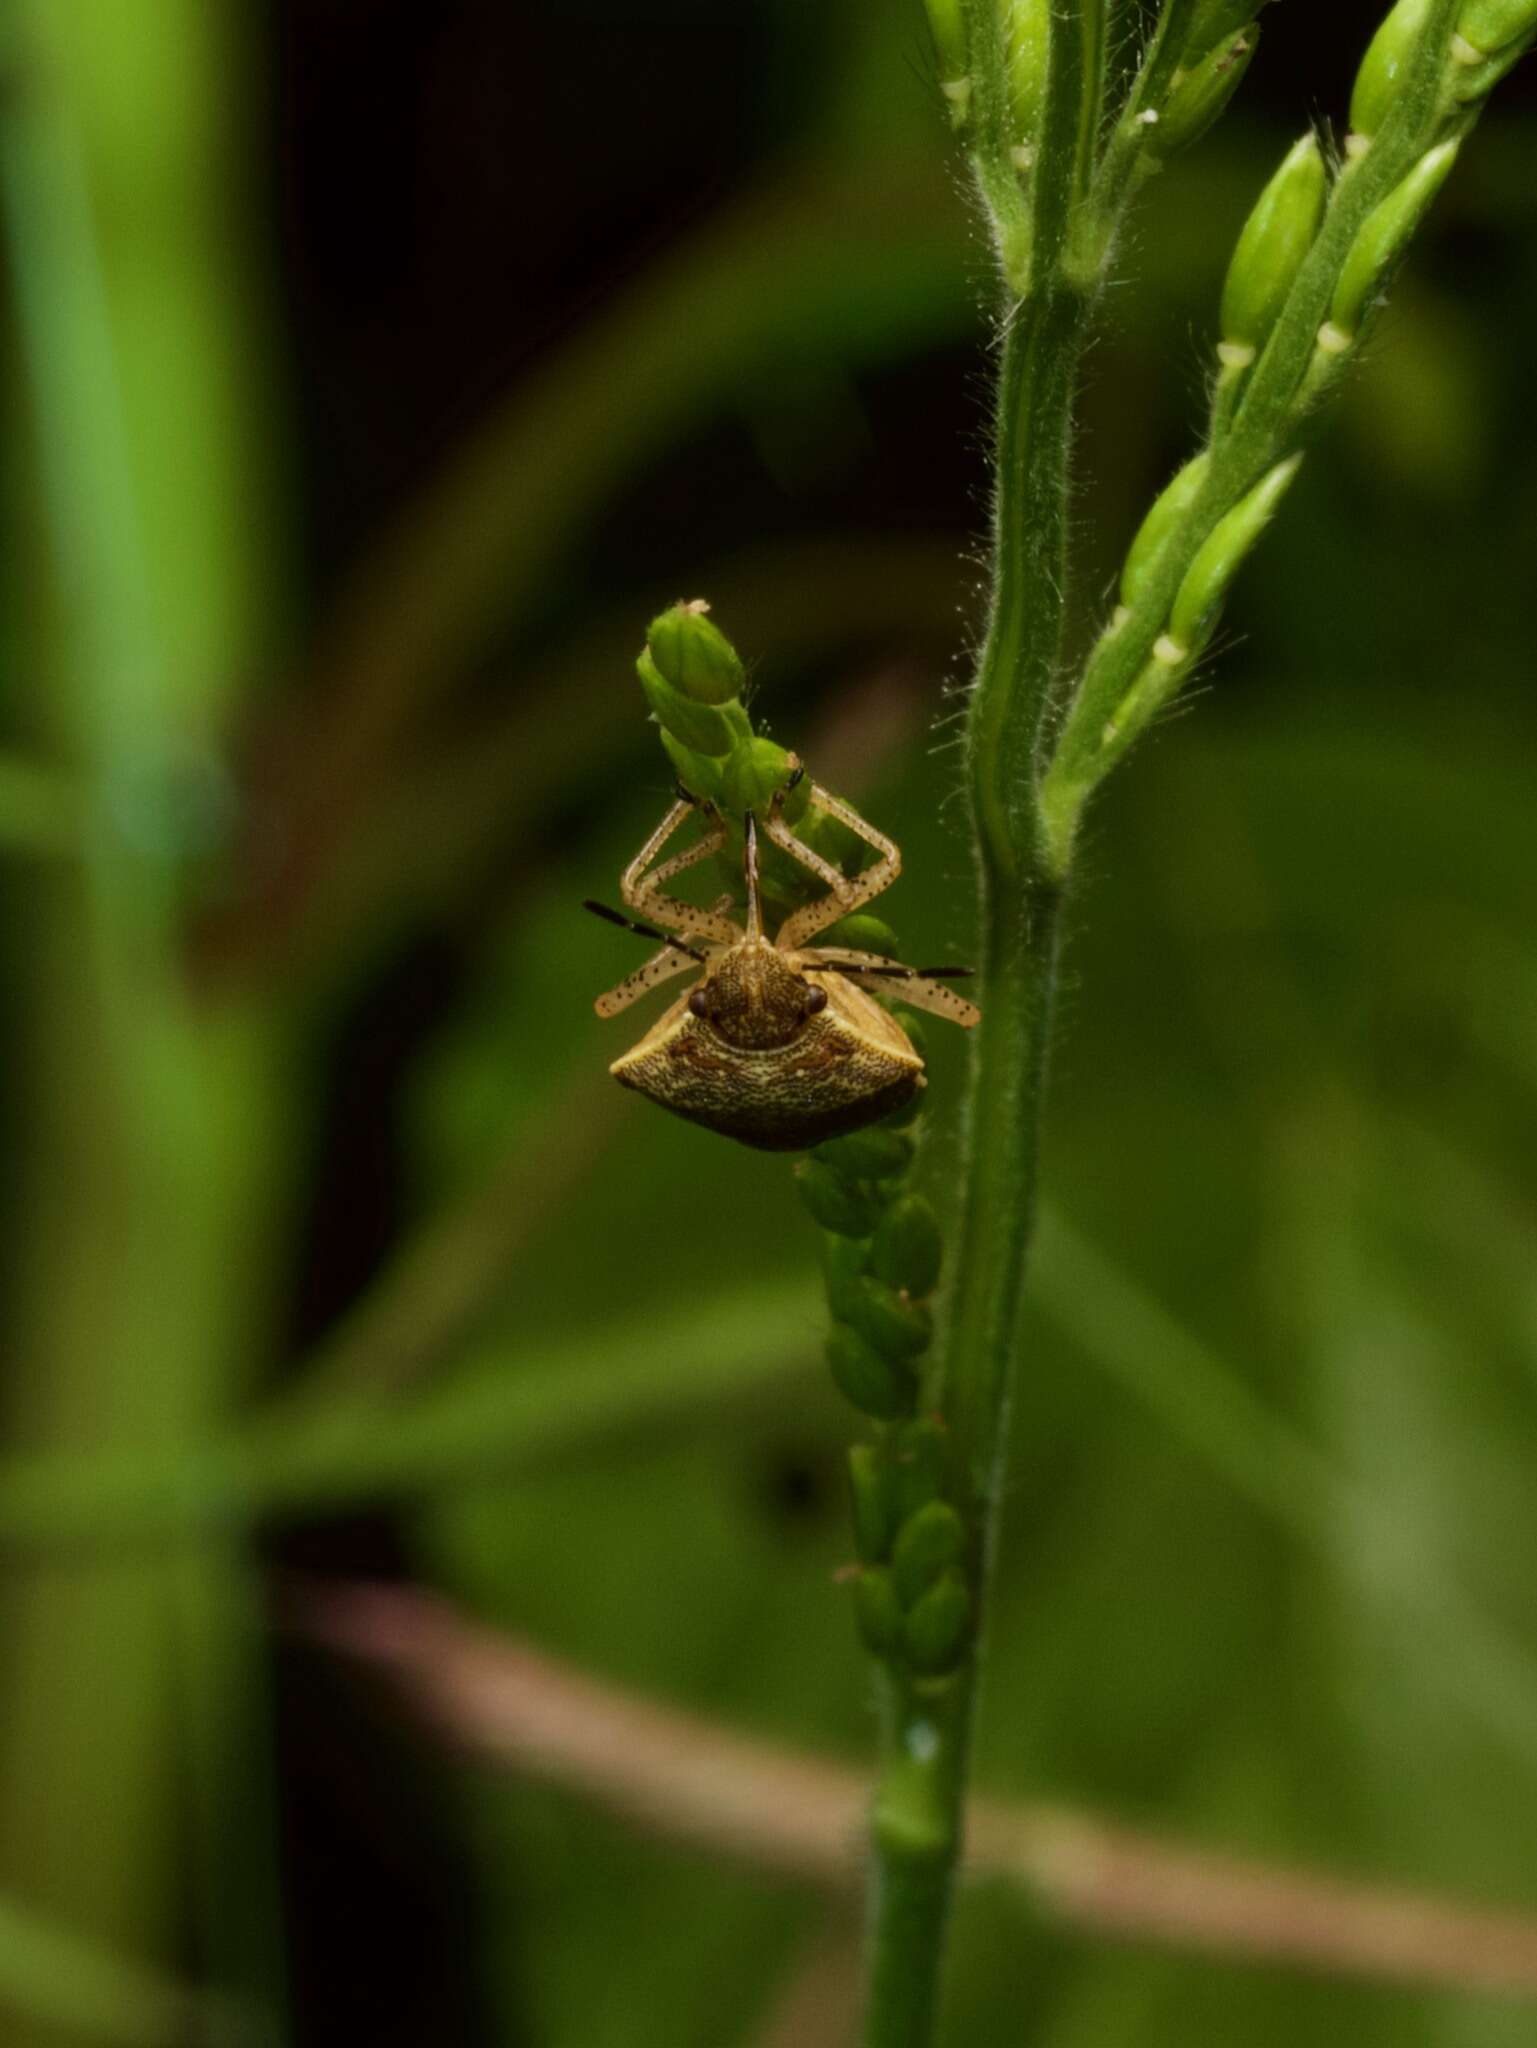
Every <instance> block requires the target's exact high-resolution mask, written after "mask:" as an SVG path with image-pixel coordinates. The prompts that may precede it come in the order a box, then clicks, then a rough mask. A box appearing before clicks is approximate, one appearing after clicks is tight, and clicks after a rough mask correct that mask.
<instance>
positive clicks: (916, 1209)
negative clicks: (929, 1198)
mask: <svg viewBox="0 0 1537 2048" xmlns="http://www.w3.org/2000/svg"><path fill="white" fill-rule="evenodd" d="M943 1255H944V1244H943V1240H942V1239H941V1237H940V1233H939V1218H938V1217H937V1216H936V1215H935V1214H934V1211H933V1209H932V1207H931V1206H930V1205H929V1203H927V1202H926V1201H925V1200H924V1199H923V1197H922V1195H899V1196H898V1197H897V1199H896V1200H895V1201H894V1202H893V1203H892V1205H891V1207H890V1208H889V1209H888V1210H887V1211H886V1213H885V1215H884V1216H883V1217H882V1218H881V1220H880V1222H879V1224H878V1225H877V1226H876V1231H875V1239H874V1242H873V1243H872V1245H871V1247H870V1270H871V1272H872V1273H874V1275H875V1277H876V1278H877V1280H884V1281H885V1283H886V1285H887V1286H888V1287H898V1288H902V1289H904V1290H905V1291H906V1292H907V1294H909V1295H910V1296H911V1297H912V1298H913V1299H914V1300H915V1301H921V1300H922V1298H923V1297H924V1295H926V1294H932V1293H933V1292H934V1288H935V1284H936V1283H937V1281H938V1279H939V1267H940V1260H941V1259H942V1257H943Z"/></svg>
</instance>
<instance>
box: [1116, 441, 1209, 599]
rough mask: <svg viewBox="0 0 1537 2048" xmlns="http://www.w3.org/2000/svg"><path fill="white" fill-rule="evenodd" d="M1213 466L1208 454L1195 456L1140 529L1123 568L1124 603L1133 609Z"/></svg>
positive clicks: (1161, 495) (1156, 501)
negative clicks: (1165, 546) (1165, 544)
mask: <svg viewBox="0 0 1537 2048" xmlns="http://www.w3.org/2000/svg"><path fill="white" fill-rule="evenodd" d="M1210 466H1211V464H1210V459H1209V458H1208V457H1207V456H1205V455H1196V456H1192V458H1191V459H1190V461H1189V462H1187V463H1186V464H1185V466H1184V468H1183V469H1182V470H1180V471H1178V472H1177V474H1176V475H1175V477H1174V480H1173V482H1172V483H1168V484H1165V485H1164V487H1163V489H1162V490H1161V491H1160V492H1159V494H1158V496H1157V497H1156V498H1155V499H1154V500H1153V504H1152V509H1151V511H1150V512H1149V513H1148V515H1147V517H1146V518H1145V519H1144V520H1143V522H1142V524H1141V525H1140V526H1139V527H1138V528H1137V537H1136V539H1135V540H1134V541H1133V542H1132V544H1131V546H1130V547H1129V548H1128V549H1127V551H1126V566H1125V568H1124V569H1122V571H1121V602H1122V604H1124V605H1126V606H1128V607H1129V608H1130V609H1131V610H1133V611H1134V610H1135V609H1136V606H1137V601H1138V599H1139V598H1140V597H1141V595H1142V593H1143V591H1144V590H1145V589H1146V588H1147V585H1148V583H1149V582H1150V581H1151V579H1152V576H1153V573H1154V571H1155V570H1156V569H1157V567H1158V557H1159V555H1160V554H1161V553H1162V552H1163V546H1164V543H1165V542H1166V541H1167V540H1169V539H1170V538H1171V537H1172V535H1173V533H1174V531H1175V529H1176V528H1177V527H1178V526H1179V523H1180V521H1181V520H1182V519H1183V518H1184V516H1185V514H1186V513H1187V512H1188V511H1189V510H1190V508H1191V506H1192V505H1193V504H1194V503H1195V501H1196V498H1197V496H1198V495H1199V493H1200V489H1201V486H1202V484H1204V483H1205V481H1206V472H1207V470H1208V469H1209V468H1210Z"/></svg>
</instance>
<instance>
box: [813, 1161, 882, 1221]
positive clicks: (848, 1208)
mask: <svg viewBox="0 0 1537 2048" xmlns="http://www.w3.org/2000/svg"><path fill="white" fill-rule="evenodd" d="M795 1185H796V1187H797V1189H798V1190H799V1192H800V1198H801V1200H802V1201H803V1202H804V1203H805V1205H806V1207H807V1208H808V1209H809V1210H810V1211H811V1213H812V1215H813V1216H814V1217H815V1218H816V1220H817V1222H818V1223H820V1224H821V1226H822V1228H823V1229H824V1230H830V1231H831V1232H832V1233H833V1235H834V1236H835V1237H869V1236H871V1235H872V1234H873V1232H874V1230H875V1226H876V1224H877V1223H878V1222H879V1221H880V1216H881V1204H880V1203H879V1202H877V1201H876V1200H875V1198H874V1197H873V1196H872V1195H867V1194H866V1193H865V1192H864V1190H863V1189H862V1188H858V1187H856V1186H855V1185H854V1184H853V1182H851V1181H846V1180H844V1179H843V1177H842V1176H841V1175H840V1174H836V1173H834V1172H833V1170H832V1168H831V1167H830V1166H824V1165H823V1164H822V1163H821V1162H820V1161H819V1160H816V1159H803V1160H802V1161H801V1163H800V1164H799V1166H797V1167H796V1169H795Z"/></svg>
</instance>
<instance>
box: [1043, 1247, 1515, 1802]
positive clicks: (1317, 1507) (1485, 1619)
mask: <svg viewBox="0 0 1537 2048" xmlns="http://www.w3.org/2000/svg"><path fill="white" fill-rule="evenodd" d="M1041 1246H1042V1251H1041V1260H1040V1265H1039V1268H1038V1271H1037V1276H1036V1285H1035V1294H1036V1300H1037V1302H1038V1303H1039V1304H1040V1305H1041V1307H1042V1308H1043V1309H1044V1310H1045V1312H1046V1314H1047V1315H1048V1317H1049V1318H1050V1319H1051V1321H1052V1322H1053V1323H1055V1324H1056V1326H1057V1327H1058V1328H1059V1329H1060V1330H1062V1331H1063V1332H1064V1333H1065V1334H1067V1335H1068V1336H1069V1337H1071V1338H1072V1340H1073V1341H1074V1343H1075V1344H1077V1345H1078V1346H1079V1347H1080V1349H1081V1350H1082V1351H1083V1353H1084V1355H1085V1357H1087V1358H1088V1359H1089V1360H1091V1361H1092V1362H1093V1363H1094V1364H1096V1365H1098V1366H1099V1367H1100V1369H1101V1370H1102V1371H1104V1372H1106V1373H1108V1374H1109V1375H1110V1377H1112V1378H1113V1379H1114V1380H1115V1381H1116V1382H1117V1383H1118V1384H1119V1385H1120V1386H1122V1387H1123V1388H1124V1389H1125V1390H1126V1391H1127V1392H1128V1393H1130V1394H1131V1395H1133V1396H1134V1398H1136V1399H1137V1400H1138V1401H1140V1402H1142V1403H1143V1404H1144V1406H1146V1407H1147V1408H1149V1409H1150V1410H1151V1411H1152V1412H1153V1413H1154V1414H1156V1415H1158V1416H1159V1417H1160V1418H1161V1419H1162V1420H1163V1421H1164V1422H1165V1423H1166V1424H1168V1425H1169V1426H1170V1427H1171V1428H1172V1429H1174V1430H1175V1431H1176V1432H1177V1434H1178V1435H1179V1436H1180V1437H1182V1438H1183V1439H1184V1441H1185V1442H1186V1443H1187V1444H1189V1445H1190V1447H1191V1448H1192V1449H1193V1450H1194V1451H1196V1452H1197V1453H1198V1454H1199V1455H1200V1457H1201V1458H1202V1459H1203V1460H1204V1461H1205V1463H1207V1464H1208V1465H1209V1466H1210V1467H1211V1468H1212V1470H1213V1471H1215V1472H1218V1473H1220V1474H1221V1475H1222V1476H1223V1477H1224V1478H1225V1479H1226V1480H1227V1481H1228V1482H1229V1484H1230V1485H1232V1486H1233V1487H1235V1488H1236V1489H1237V1490H1238V1491H1239V1492H1240V1493H1242V1494H1243V1495H1244V1497H1245V1498H1246V1499H1248V1500H1250V1501H1252V1502H1253V1503H1254V1505H1255V1506H1256V1507H1258V1508H1260V1509H1262V1510H1263V1512H1264V1513H1265V1514H1267V1515H1268V1516H1269V1517H1270V1518H1271V1519H1272V1520H1274V1521H1275V1522H1277V1523H1279V1524H1280V1525H1281V1526H1282V1527H1283V1528H1286V1529H1288V1530H1290V1531H1291V1532H1292V1533H1293V1534H1294V1535H1295V1536H1297V1537H1299V1538H1300V1539H1301V1540H1302V1541H1303V1542H1305V1543H1306V1544H1307V1545H1308V1547H1309V1548H1310V1549H1311V1550H1313V1551H1315V1552H1316V1553H1317V1554H1318V1555H1320V1556H1321V1557H1323V1558H1324V1559H1325V1561H1326V1562H1327V1563H1328V1564H1330V1565H1331V1566H1332V1567H1333V1569H1334V1570H1335V1571H1337V1572H1338V1573H1339V1574H1340V1576H1341V1577H1342V1578H1344V1579H1347V1580H1349V1581H1350V1582H1351V1583H1352V1584H1354V1585H1356V1586H1357V1587H1358V1588H1359V1589H1360V1590H1361V1591H1363V1592H1365V1593H1367V1594H1368V1595H1370V1596H1371V1597H1372V1598H1373V1599H1375V1600H1379V1601H1381V1600H1384V1599H1386V1600H1389V1601H1391V1602H1392V1603H1393V1604H1394V1605H1395V1606H1397V1607H1399V1608H1400V1609H1401V1610H1402V1611H1403V1613H1404V1614H1405V1616H1406V1617H1408V1618H1411V1619H1413V1620H1415V1621H1417V1622H1418V1623H1419V1624H1420V1625H1421V1634H1420V1641H1421V1643H1422V1646H1424V1647H1425V1651H1426V1654H1429V1648H1428V1646H1429V1643H1430V1642H1431V1641H1437V1648H1436V1652H1435V1654H1436V1656H1437V1659H1438V1664H1439V1666H1440V1668H1441V1669H1442V1670H1443V1671H1444V1674H1445V1676H1446V1678H1447V1682H1448V1683H1449V1684H1451V1685H1455V1687H1456V1689H1457V1691H1458V1693H1459V1695H1460V1697H1461V1699H1462V1701H1463V1705H1464V1708H1465V1709H1466V1710H1467V1711H1469V1712H1470V1713H1472V1714H1474V1715H1476V1716H1477V1718H1478V1719H1479V1721H1480V1722H1481V1723H1482V1724H1483V1725H1484V1726H1485V1727H1486V1728H1487V1729H1488V1730H1489V1732H1490V1733H1492V1734H1494V1735H1496V1736H1498V1737H1499V1739H1500V1740H1501V1742H1502V1743H1504V1744H1505V1745H1506V1746H1507V1747H1508V1748H1509V1749H1510V1750H1511V1751H1512V1752H1514V1753H1515V1754H1516V1755H1518V1756H1519V1757H1520V1758H1521V1760H1522V1761H1523V1762H1524V1763H1526V1764H1528V1765H1530V1764H1533V1763H1537V1656H1534V1655H1533V1653H1532V1651H1531V1650H1529V1649H1528V1648H1527V1646H1526V1645H1525V1644H1524V1643H1522V1642H1520V1641H1519V1640H1518V1639H1517V1638H1516V1637H1515V1636H1514V1635H1512V1634H1511V1633H1510V1632H1509V1631H1508V1630H1506V1629H1504V1628H1502V1627H1500V1626H1499V1625H1498V1624H1497V1623H1496V1622H1494V1621H1492V1620H1491V1619H1490V1618H1489V1616H1488V1615H1487V1614H1485V1613H1484V1612H1483V1611H1482V1609H1481V1608H1480V1606H1479V1605H1478V1603H1477V1601H1476V1600H1474V1599H1473V1598H1472V1597H1471V1596H1470V1595H1469V1594H1468V1592H1467V1591H1466V1590H1465V1589H1464V1588H1463V1587H1462V1586H1461V1585H1460V1584H1459V1583H1458V1581H1457V1580H1456V1578H1455V1577H1454V1575H1453V1574H1452V1572H1451V1570H1450V1569H1449V1568H1448V1566H1447V1564H1446V1562H1445V1560H1444V1559H1442V1558H1440V1557H1438V1556H1436V1555H1435V1554H1434V1553H1432V1552H1427V1550H1426V1547H1425V1546H1424V1544H1423V1543H1422V1542H1421V1541H1420V1540H1419V1538H1418V1537H1417V1535H1416V1533H1415V1531H1414V1530H1413V1529H1411V1528H1410V1527H1409V1526H1407V1524H1406V1523H1405V1522H1403V1521H1402V1520H1401V1519H1400V1518H1398V1517H1395V1516H1392V1515H1390V1514H1388V1513H1385V1512H1384V1511H1383V1510H1382V1509H1381V1508H1380V1507H1379V1506H1378V1505H1377V1503H1376V1502H1375V1501H1374V1500H1373V1499H1372V1498H1371V1497H1370V1496H1369V1495H1367V1494H1365V1493H1364V1492H1363V1491H1362V1490H1361V1489H1360V1488H1358V1487H1357V1486H1356V1485H1355V1484H1354V1483H1353V1482H1352V1481H1351V1480H1350V1479H1349V1478H1348V1477H1347V1476H1345V1475H1343V1474H1341V1473H1340V1472H1339V1471H1338V1470H1337V1469H1336V1468H1335V1467H1334V1466H1332V1465H1331V1464H1330V1463H1329V1461H1328V1460H1327V1459H1326V1458H1324V1457H1323V1456H1322V1455H1321V1454H1320V1453H1319V1452H1318V1451H1316V1450H1315V1449H1314V1448H1313V1446H1312V1445H1311V1444H1310V1443H1309V1442H1308V1441H1307V1439H1306V1438H1305V1437H1304V1436H1303V1435H1302V1433H1301V1432H1300V1431H1299V1430H1297V1429H1295V1428H1294V1427H1293V1425H1292V1424H1291V1423H1289V1422H1288V1421H1287V1420H1286V1419H1285V1418H1284V1417H1283V1416H1280V1415H1277V1414H1276V1413H1275V1412H1274V1411H1273V1410H1272V1409H1270V1408H1267V1407H1266V1405H1265V1404H1264V1402H1263V1401H1261V1400H1260V1399H1259V1398H1258V1397H1257V1396H1256V1395H1254V1394H1252V1393H1250V1392H1249V1390H1248V1388H1247V1387H1245V1385H1244V1384H1243V1382H1242V1380H1240V1379H1239V1378H1237V1377H1236V1376H1235V1375H1234V1373H1233V1372H1232V1371H1231V1370H1229V1369H1228V1368H1227V1367H1226V1366H1225V1365H1224V1364H1223V1363H1222V1361H1221V1360H1220V1359H1218V1358H1217V1357H1215V1356H1214V1355H1213V1353H1211V1352H1210V1351H1209V1350H1207V1348H1206V1347H1205V1346H1204V1345H1203V1344H1202V1343H1201V1341H1200V1340H1199V1339H1198V1338H1197V1337H1195V1336H1194V1335H1193V1334H1192V1333H1191V1332H1190V1331H1189V1330H1188V1329H1186V1328H1185V1326H1184V1325H1183V1324H1182V1323H1180V1322H1179V1321H1178V1320H1177V1319H1176V1318H1175V1317H1173V1316H1171V1315H1170V1314H1169V1313H1168V1311H1167V1310H1166V1309H1164V1308H1163V1307H1162V1306H1161V1305H1160V1304H1159V1303H1158V1302H1156V1301H1155V1300H1154V1299H1153V1298H1152V1297H1151V1296H1150V1295H1147V1294H1145V1293H1144V1292H1143V1291H1142V1290H1141V1289H1140V1288H1139V1287H1137V1285H1136V1284H1135V1282H1133V1281H1132V1280H1130V1279H1129V1278H1128V1277H1127V1275H1126V1274H1125V1273H1124V1272H1122V1271H1121V1270H1120V1269H1119V1268H1118V1267H1116V1266H1115V1265H1114V1264H1113V1263H1112V1262H1111V1261H1110V1260H1108V1259H1106V1258H1105V1257H1104V1256H1103V1255H1102V1254H1101V1253H1100V1252H1099V1251H1098V1250H1097V1249H1096V1247H1095V1246H1093V1245H1092V1244H1091V1243H1090V1242H1089V1241H1088V1239H1086V1238H1084V1237H1083V1236H1081V1235H1080V1234H1079V1233H1078V1232H1077V1231H1076V1230H1074V1229H1073V1227H1072V1226H1071V1225H1070V1224H1069V1223H1068V1222H1067V1221H1066V1220H1065V1219H1064V1218H1063V1217H1062V1216H1061V1215H1060V1214H1059V1213H1056V1212H1047V1213H1046V1214H1045V1215H1044V1216H1043V1219H1042V1239H1041ZM1437 1639H1438V1640H1437Z"/></svg>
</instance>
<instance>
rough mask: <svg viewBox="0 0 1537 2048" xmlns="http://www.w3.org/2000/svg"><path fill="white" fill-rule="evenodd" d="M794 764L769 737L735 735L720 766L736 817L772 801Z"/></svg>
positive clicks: (727, 797)
mask: <svg viewBox="0 0 1537 2048" xmlns="http://www.w3.org/2000/svg"><path fill="white" fill-rule="evenodd" d="M744 718H745V714H744ZM794 767H795V763H794V762H793V761H792V760H791V759H790V756H789V755H788V754H787V753H786V752H785V750H784V748H783V747H780V746H776V745H775V744H774V742H773V741H772V740H766V739H763V738H761V737H759V736H757V735H752V736H750V737H749V736H747V735H739V736H738V738H737V743H736V744H735V745H734V746H733V748H732V750H731V753H730V755H729V757H728V758H727V760H726V761H725V763H724V764H723V766H722V768H721V784H722V787H723V789H724V791H725V796H726V802H727V804H728V805H729V806H730V808H731V809H732V810H733V811H734V812H735V813H736V814H737V816H738V817H745V816H746V815H747V813H748V812H749V811H761V810H762V809H763V807H764V805H765V804H768V803H771V802H772V801H773V798H774V794H775V792H776V791H777V790H781V789H783V788H784V786H785V784H786V783H787V782H788V781H789V779H790V776H791V774H792V773H793V771H794ZM797 788H799V785H797Z"/></svg>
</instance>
